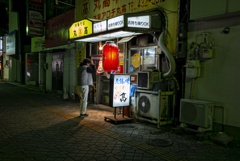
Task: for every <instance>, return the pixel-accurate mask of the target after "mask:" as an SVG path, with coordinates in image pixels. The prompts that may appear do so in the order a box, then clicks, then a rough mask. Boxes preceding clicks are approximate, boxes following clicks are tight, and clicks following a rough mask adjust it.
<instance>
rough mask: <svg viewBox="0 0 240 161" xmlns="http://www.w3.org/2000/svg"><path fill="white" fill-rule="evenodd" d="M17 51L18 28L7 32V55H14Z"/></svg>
mask: <svg viewBox="0 0 240 161" xmlns="http://www.w3.org/2000/svg"><path fill="white" fill-rule="evenodd" d="M16 53H17V30H14V31H13V32H11V33H9V34H7V36H6V55H14V54H16Z"/></svg>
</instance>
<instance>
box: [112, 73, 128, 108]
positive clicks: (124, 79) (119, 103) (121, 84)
mask: <svg viewBox="0 0 240 161" xmlns="http://www.w3.org/2000/svg"><path fill="white" fill-rule="evenodd" d="M129 94H130V75H114V81H113V106H112V107H124V106H129V103H130V100H129V99H130V96H129Z"/></svg>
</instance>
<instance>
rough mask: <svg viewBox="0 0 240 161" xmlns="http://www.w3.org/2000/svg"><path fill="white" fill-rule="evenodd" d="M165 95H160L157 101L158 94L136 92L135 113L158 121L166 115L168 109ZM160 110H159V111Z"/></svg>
mask: <svg viewBox="0 0 240 161" xmlns="http://www.w3.org/2000/svg"><path fill="white" fill-rule="evenodd" d="M166 101H168V97H167V96H162V97H161V102H159V95H156V94H151V93H138V94H137V111H138V112H137V113H138V115H139V116H140V117H144V118H148V119H153V120H157V121H159V115H160V120H161V119H165V118H166V117H167V112H168V109H167V107H166ZM159 110H160V111H159Z"/></svg>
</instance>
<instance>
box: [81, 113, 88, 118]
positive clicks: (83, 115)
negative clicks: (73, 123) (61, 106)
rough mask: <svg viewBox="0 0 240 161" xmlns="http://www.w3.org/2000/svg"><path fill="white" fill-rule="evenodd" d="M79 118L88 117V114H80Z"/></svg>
mask: <svg viewBox="0 0 240 161" xmlns="http://www.w3.org/2000/svg"><path fill="white" fill-rule="evenodd" d="M80 116H81V117H88V114H81V115H80Z"/></svg>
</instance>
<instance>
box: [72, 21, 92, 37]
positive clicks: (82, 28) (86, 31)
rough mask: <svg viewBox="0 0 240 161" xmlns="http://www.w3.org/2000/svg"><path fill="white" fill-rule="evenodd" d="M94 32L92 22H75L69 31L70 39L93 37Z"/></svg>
mask: <svg viewBox="0 0 240 161" xmlns="http://www.w3.org/2000/svg"><path fill="white" fill-rule="evenodd" d="M92 30H93V29H92V22H91V21H89V20H86V19H84V20H82V21H79V22H75V23H73V24H72V26H71V27H70V29H69V39H74V38H78V37H83V36H87V35H91V34H92Z"/></svg>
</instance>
